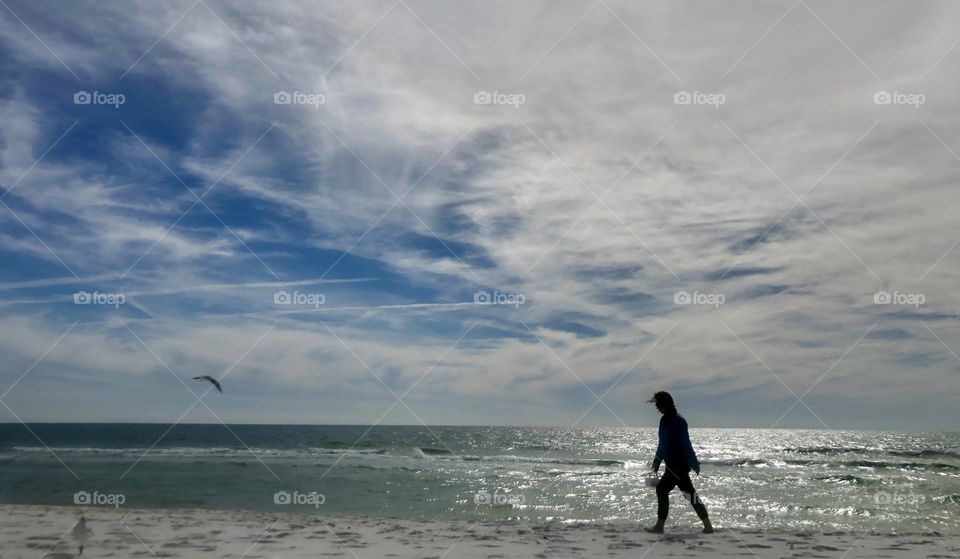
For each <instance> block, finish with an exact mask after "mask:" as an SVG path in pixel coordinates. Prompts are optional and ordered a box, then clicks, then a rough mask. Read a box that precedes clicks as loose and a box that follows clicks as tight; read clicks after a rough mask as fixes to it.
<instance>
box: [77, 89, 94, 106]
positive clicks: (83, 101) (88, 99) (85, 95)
mask: <svg viewBox="0 0 960 559" xmlns="http://www.w3.org/2000/svg"><path fill="white" fill-rule="evenodd" d="M92 102H93V97H92V96H91V95H90V93H89V92H87V91H78V92H76V93H74V94H73V104H74V105H89V104H90V103H92Z"/></svg>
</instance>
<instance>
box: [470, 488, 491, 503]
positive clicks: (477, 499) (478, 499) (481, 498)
mask: <svg viewBox="0 0 960 559" xmlns="http://www.w3.org/2000/svg"><path fill="white" fill-rule="evenodd" d="M473 502H474V504H477V505H489V504H492V503H493V496H492V495H490V493H487V492H486V491H482V492H480V493H476V494H474V496H473Z"/></svg>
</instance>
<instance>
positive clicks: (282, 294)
mask: <svg viewBox="0 0 960 559" xmlns="http://www.w3.org/2000/svg"><path fill="white" fill-rule="evenodd" d="M291 301H292V299H291V297H290V293H289V292H287V291H283V290H281V291H277V292H275V293H274V294H273V304H274V305H289V304H290V303H291Z"/></svg>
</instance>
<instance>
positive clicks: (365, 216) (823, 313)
mask: <svg viewBox="0 0 960 559" xmlns="http://www.w3.org/2000/svg"><path fill="white" fill-rule="evenodd" d="M958 15H960V5H957V4H956V3H953V2H934V1H931V2H923V3H919V4H908V3H905V2H875V1H870V2H848V3H843V4H842V5H839V4H836V3H834V2H825V1H819V0H797V1H795V2H790V1H786V2H783V1H776V2H738V3H733V4H731V3H726V2H710V3H703V2H669V3H660V4H654V5H647V4H644V5H643V6H641V5H639V4H637V3H634V2H626V1H619V0H616V1H615V0H596V1H593V0H587V1H571V2H563V3H548V2H541V1H531V2H508V1H491V2H482V3H470V4H458V5H454V4H451V3H448V2H439V1H423V0H385V1H369V2H367V1H365V2H351V3H339V2H332V3H326V2H269V3H261V4H259V5H257V4H253V3H232V2H224V1H219V0H187V1H172V2H162V3H157V2H147V1H140V2H137V1H132V2H124V3H102V2H69V3H58V4H56V5H55V9H52V8H51V6H49V5H46V6H45V5H42V4H37V3H34V2H29V1H22V0H3V1H2V2H0V78H2V79H0V122H2V126H0V206H2V207H0V262H2V266H0V329H2V336H0V363H2V370H0V391H2V392H0V403H2V407H0V421H24V422H34V421H150V422H178V421H182V422H225V423H301V424H324V423H351V424H381V423H382V424H414V425H420V424H427V425H434V424H474V425H475V424H480V425H557V426H563V427H596V426H609V427H642V426H650V425H655V423H656V421H657V413H656V411H655V410H654V409H653V408H652V406H650V405H649V404H646V403H645V401H646V399H647V398H649V396H650V395H651V393H652V392H653V391H655V390H668V391H670V392H671V393H673V394H674V397H675V399H676V400H677V402H678V404H679V407H680V410H681V413H683V414H684V415H685V416H686V417H687V419H688V420H689V421H690V423H691V425H693V426H721V427H757V428H768V427H787V428H820V429H824V428H826V429H847V428H862V429H891V430H955V429H956V425H957V422H958V419H960V411H958V409H960V407H958V406H957V405H956V398H957V395H958V394H960V356H958V352H960V340H958V339H957V333H958V327H957V309H958V305H960V296H958V293H957V290H956V285H957V284H958V283H957V280H958V272H960V267H958V258H960V247H958V246H957V245H958V244H960V223H958V221H957V219H956V216H957V215H958V214H957V212H958V210H960V194H958V190H957V188H958V184H957V178H958V169H960V132H958V130H960V112H958V111H957V110H956V108H957V99H958V98H960V95H958V94H960V78H958V77H957V76H960V17H958ZM197 375H211V376H213V377H216V378H219V379H220V380H221V383H222V385H223V389H224V393H223V394H219V393H217V392H216V391H213V392H209V391H208V390H209V388H210V386H209V385H208V384H207V383H204V382H202V381H195V380H193V379H192V377H194V376H197Z"/></svg>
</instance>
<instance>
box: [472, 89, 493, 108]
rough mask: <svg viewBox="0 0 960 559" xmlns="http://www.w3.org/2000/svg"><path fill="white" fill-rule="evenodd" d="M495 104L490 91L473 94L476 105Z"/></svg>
mask: <svg viewBox="0 0 960 559" xmlns="http://www.w3.org/2000/svg"><path fill="white" fill-rule="evenodd" d="M490 103H493V95H492V94H491V93H490V92H489V91H478V92H476V93H474V94H473V104H474V105H489V104H490Z"/></svg>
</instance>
